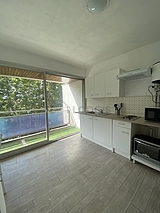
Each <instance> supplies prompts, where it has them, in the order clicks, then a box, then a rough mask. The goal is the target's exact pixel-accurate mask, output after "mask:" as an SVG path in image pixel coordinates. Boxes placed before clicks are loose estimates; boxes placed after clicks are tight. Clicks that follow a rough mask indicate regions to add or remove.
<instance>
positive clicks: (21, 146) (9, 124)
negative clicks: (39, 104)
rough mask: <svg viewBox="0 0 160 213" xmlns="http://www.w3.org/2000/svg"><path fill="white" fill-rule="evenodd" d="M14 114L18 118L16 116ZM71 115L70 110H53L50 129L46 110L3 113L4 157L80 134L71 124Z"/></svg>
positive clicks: (1, 152)
mask: <svg viewBox="0 0 160 213" xmlns="http://www.w3.org/2000/svg"><path fill="white" fill-rule="evenodd" d="M10 114H12V115H10ZM14 114H19V115H16V116H14ZM70 114H71V113H70V110H69V109H68V108H67V107H59V108H52V109H50V110H49V112H48V130H47V125H46V117H45V111H44V109H39V110H37V109H36V110H35V109H33V110H29V111H23V110H20V111H16V112H13V111H12V112H1V114H0V116H3V117H0V129H1V131H0V133H1V134H2V143H1V151H0V154H1V156H2V155H4V154H6V153H9V152H14V151H16V150H20V151H23V150H26V149H27V148H28V147H29V148H32V147H35V146H37V145H38V144H39V145H40V144H42V145H43V144H45V143H47V142H53V141H56V140H59V139H62V138H64V137H67V136H70V135H73V134H76V133H78V132H79V129H78V128H76V126H75V124H74V122H72V119H71V116H70ZM47 131H48V137H49V138H48V139H47Z"/></svg>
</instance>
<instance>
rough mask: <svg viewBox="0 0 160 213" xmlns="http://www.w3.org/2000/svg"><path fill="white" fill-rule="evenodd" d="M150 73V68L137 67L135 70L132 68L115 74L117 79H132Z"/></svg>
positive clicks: (143, 76) (149, 74)
mask: <svg viewBox="0 0 160 213" xmlns="http://www.w3.org/2000/svg"><path fill="white" fill-rule="evenodd" d="M151 74H152V72H151V68H150V67H147V68H144V69H137V70H132V71H128V72H123V73H120V74H119V75H117V79H119V80H133V79H139V78H146V77H150V76H151Z"/></svg>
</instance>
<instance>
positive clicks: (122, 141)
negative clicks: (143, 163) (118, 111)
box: [113, 120, 131, 160]
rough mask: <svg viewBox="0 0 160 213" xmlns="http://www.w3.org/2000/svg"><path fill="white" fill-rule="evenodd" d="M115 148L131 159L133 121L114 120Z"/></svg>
mask: <svg viewBox="0 0 160 213" xmlns="http://www.w3.org/2000/svg"><path fill="white" fill-rule="evenodd" d="M113 150H114V152H116V153H118V154H120V155H122V156H124V157H126V158H128V159H129V160H130V157H131V123H129V122H124V121H117V120H113Z"/></svg>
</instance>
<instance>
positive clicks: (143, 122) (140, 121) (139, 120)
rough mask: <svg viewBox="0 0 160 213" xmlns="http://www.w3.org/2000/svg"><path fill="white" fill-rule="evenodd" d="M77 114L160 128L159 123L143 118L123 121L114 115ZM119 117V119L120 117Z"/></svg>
mask: <svg viewBox="0 0 160 213" xmlns="http://www.w3.org/2000/svg"><path fill="white" fill-rule="evenodd" d="M76 113H78V114H82V115H89V116H94V117H100V118H107V119H112V120H119V121H123V122H129V123H133V124H139V125H144V126H151V127H159V128H160V123H159V122H153V121H146V120H145V119H144V117H139V118H137V119H136V120H125V119H123V118H122V116H123V114H122V115H115V114H112V113H110V114H106V115H105V114H104V115H98V114H91V113H87V112H76ZM120 116H121V117H120ZM124 116H125V115H124Z"/></svg>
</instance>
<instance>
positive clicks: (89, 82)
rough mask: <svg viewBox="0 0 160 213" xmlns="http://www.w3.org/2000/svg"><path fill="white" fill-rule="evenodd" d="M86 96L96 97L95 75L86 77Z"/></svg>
mask: <svg viewBox="0 0 160 213" xmlns="http://www.w3.org/2000/svg"><path fill="white" fill-rule="evenodd" d="M85 92H86V98H94V76H91V77H87V78H86V79H85Z"/></svg>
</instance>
